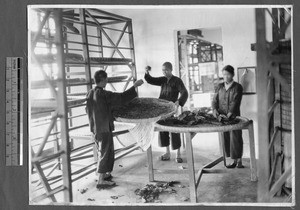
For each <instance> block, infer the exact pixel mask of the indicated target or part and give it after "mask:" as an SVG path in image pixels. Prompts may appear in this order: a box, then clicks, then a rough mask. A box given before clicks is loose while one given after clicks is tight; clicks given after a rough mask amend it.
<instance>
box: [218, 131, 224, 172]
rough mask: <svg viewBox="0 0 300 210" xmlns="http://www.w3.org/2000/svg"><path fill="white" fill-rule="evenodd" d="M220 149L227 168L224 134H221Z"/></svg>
mask: <svg viewBox="0 0 300 210" xmlns="http://www.w3.org/2000/svg"><path fill="white" fill-rule="evenodd" d="M218 134H219V149H220V155H222V156H223V162H224V166H225V167H226V154H225V147H224V133H223V132H219V133H218Z"/></svg>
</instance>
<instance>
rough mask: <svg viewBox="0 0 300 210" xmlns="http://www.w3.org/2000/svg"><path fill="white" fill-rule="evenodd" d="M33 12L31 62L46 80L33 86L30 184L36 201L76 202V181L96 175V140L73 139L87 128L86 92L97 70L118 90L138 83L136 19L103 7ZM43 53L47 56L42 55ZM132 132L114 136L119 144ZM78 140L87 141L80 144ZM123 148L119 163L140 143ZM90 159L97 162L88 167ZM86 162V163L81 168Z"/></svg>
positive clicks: (88, 136) (90, 86)
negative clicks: (34, 26)
mask: <svg viewBox="0 0 300 210" xmlns="http://www.w3.org/2000/svg"><path fill="white" fill-rule="evenodd" d="M31 12H32V13H35V14H36V15H37V17H38V18H37V21H38V29H37V30H36V31H34V30H32V31H29V33H30V37H31V45H30V49H31V58H30V59H31V60H30V64H31V68H33V69H36V71H37V72H31V75H35V73H39V74H41V75H42V76H43V79H41V80H37V81H35V80H33V81H31V83H30V84H31V86H30V87H31V96H32V99H31V123H30V133H31V134H30V145H31V165H32V167H31V169H32V174H31V185H34V190H35V192H36V193H33V194H34V195H33V196H32V200H33V201H35V202H39V201H40V200H43V199H45V198H50V199H51V201H52V202H56V201H57V198H56V197H55V194H57V193H59V192H63V194H64V199H63V201H64V202H72V201H73V196H72V195H73V193H72V183H73V182H74V181H77V180H79V179H81V178H82V177H84V176H86V175H88V174H89V173H92V172H95V165H96V162H95V161H94V159H95V154H96V153H95V148H94V144H93V141H92V140H91V136H90V135H83V136H80V137H78V136H76V135H75V136H74V135H73V133H74V132H76V131H81V130H82V129H88V119H87V116H86V114H85V101H86V100H85V94H86V92H87V91H88V90H90V89H91V88H92V87H93V83H94V82H93V79H92V77H93V72H94V71H96V70H98V69H102V70H105V71H106V72H107V73H108V75H109V85H110V88H111V90H113V91H118V90H119V91H124V90H126V89H127V87H128V85H129V83H131V82H134V81H135V80H136V67H135V53H134V43H133V32H132V21H131V19H130V18H126V17H123V16H119V15H115V14H112V13H109V12H106V11H102V10H98V9H50V8H49V9H34V10H32V11H31ZM53 25H54V26H53ZM41 46H43V47H41ZM41 49H42V50H43V53H38V51H39V50H41ZM45 52H46V53H45ZM124 68H128V70H124ZM32 78H33V79H34V77H33V76H32ZM41 91H46V92H47V93H48V94H49V93H50V94H49V97H42V98H39V94H41V93H42V92H41ZM36 93H37V95H35V94H36ZM41 96H42V95H41ZM41 130H43V134H42V135H39V136H38V135H35V132H36V131H41ZM127 132H128V129H126V128H122V129H121V130H117V131H115V132H114V136H115V137H116V138H117V140H119V139H118V135H121V134H124V133H127ZM37 133H38V132H37ZM77 139H80V140H81V142H82V141H83V140H85V139H86V140H87V141H86V142H85V143H81V145H79V146H78V145H77V144H76V142H75V141H77ZM120 144H121V145H122V146H123V148H120V149H117V150H116V151H115V152H116V154H118V155H117V157H116V158H117V159H118V158H121V157H123V156H125V155H127V154H129V153H130V152H132V151H133V150H135V149H137V146H136V144H132V145H124V144H122V142H120ZM88 159H91V160H92V161H89V162H90V164H88V165H86V162H87V161H86V160H88ZM83 160H85V161H86V162H85V163H81V167H78V162H80V161H83ZM74 162H76V165H77V166H76V165H73V164H72V163H74ZM79 165H80V164H79ZM35 195H36V196H35Z"/></svg>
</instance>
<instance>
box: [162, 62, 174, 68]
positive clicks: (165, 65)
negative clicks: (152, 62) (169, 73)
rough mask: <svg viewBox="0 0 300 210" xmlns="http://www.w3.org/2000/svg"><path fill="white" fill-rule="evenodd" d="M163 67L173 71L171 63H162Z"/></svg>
mask: <svg viewBox="0 0 300 210" xmlns="http://www.w3.org/2000/svg"><path fill="white" fill-rule="evenodd" d="M163 66H164V67H166V68H167V69H170V70H173V66H172V63H170V62H164V63H163Z"/></svg>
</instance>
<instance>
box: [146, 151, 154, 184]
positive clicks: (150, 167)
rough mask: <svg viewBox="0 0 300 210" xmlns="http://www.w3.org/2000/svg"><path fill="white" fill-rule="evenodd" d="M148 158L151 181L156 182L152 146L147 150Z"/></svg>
mask: <svg viewBox="0 0 300 210" xmlns="http://www.w3.org/2000/svg"><path fill="white" fill-rule="evenodd" d="M147 158H148V171H149V181H150V182H153V181H154V172H153V157H152V147H151V146H150V147H149V148H148V149H147Z"/></svg>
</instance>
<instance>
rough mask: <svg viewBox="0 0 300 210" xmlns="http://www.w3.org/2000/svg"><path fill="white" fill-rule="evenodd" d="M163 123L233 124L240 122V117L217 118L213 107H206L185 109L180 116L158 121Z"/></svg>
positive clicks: (188, 124) (185, 124)
mask: <svg viewBox="0 0 300 210" xmlns="http://www.w3.org/2000/svg"><path fill="white" fill-rule="evenodd" d="M158 123H159V124H161V125H179V126H193V125H201V124H209V125H216V126H222V125H232V124H237V123H239V120H238V119H236V118H235V119H228V118H226V117H223V118H220V120H219V119H217V118H215V117H214V116H213V115H212V114H211V109H210V108H207V107H204V108H200V109H197V110H194V111H192V112H191V111H184V112H183V113H181V114H180V115H179V116H178V117H174V116H172V117H168V118H166V119H163V120H160V121H158Z"/></svg>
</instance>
